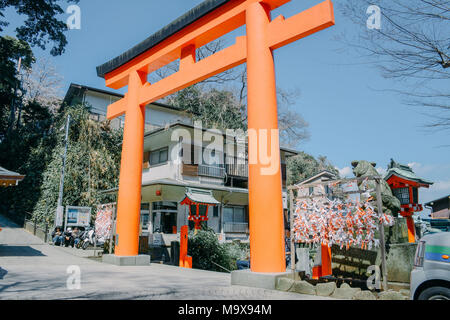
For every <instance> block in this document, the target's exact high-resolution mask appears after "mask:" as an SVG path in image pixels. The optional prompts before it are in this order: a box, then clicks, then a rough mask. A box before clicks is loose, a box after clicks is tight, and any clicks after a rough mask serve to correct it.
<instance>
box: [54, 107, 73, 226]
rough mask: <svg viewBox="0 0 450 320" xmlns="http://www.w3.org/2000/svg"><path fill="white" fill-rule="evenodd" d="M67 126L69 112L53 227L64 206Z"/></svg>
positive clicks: (67, 142) (67, 127)
mask: <svg viewBox="0 0 450 320" xmlns="http://www.w3.org/2000/svg"><path fill="white" fill-rule="evenodd" d="M69 126H70V114H69V115H68V116H67V123H66V141H65V143H66V145H65V149H64V156H63V165H62V170H61V180H60V182H59V195H58V206H57V208H56V216H55V227H57V225H56V224H57V222H58V214H59V215H61V211H62V212H63V210H64V208H63V205H62V200H63V191H64V173H65V170H66V158H67V146H68V144H69Z"/></svg>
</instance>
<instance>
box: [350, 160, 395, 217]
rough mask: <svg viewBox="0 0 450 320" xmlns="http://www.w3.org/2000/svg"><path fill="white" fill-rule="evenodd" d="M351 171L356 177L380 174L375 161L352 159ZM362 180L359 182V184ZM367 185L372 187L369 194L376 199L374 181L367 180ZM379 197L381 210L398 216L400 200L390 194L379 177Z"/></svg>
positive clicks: (388, 188) (389, 189) (389, 190)
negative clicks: (381, 202) (381, 201)
mask: <svg viewBox="0 0 450 320" xmlns="http://www.w3.org/2000/svg"><path fill="white" fill-rule="evenodd" d="M352 166H353V173H354V175H355V176H356V177H358V178H359V177H369V176H376V177H381V175H380V174H379V173H378V172H377V170H376V169H375V166H376V163H374V162H369V161H365V160H361V161H352ZM361 183H362V182H360V183H359V185H360V184H361ZM368 187H369V188H370V189H373V191H372V192H371V193H370V195H371V196H372V197H373V198H375V199H376V197H377V194H376V183H375V181H369V183H368ZM381 198H382V200H383V212H385V213H387V214H390V215H392V216H394V217H397V216H398V212H399V211H400V201H399V200H398V199H397V198H396V197H395V196H394V195H393V194H392V191H391V188H390V187H389V185H388V184H387V182H386V181H385V180H384V179H381Z"/></svg>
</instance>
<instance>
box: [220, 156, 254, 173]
mask: <svg viewBox="0 0 450 320" xmlns="http://www.w3.org/2000/svg"><path fill="white" fill-rule="evenodd" d="M225 167H226V170H227V175H229V176H231V177H244V178H248V161H247V160H246V159H239V158H235V157H227V158H226V161H225Z"/></svg>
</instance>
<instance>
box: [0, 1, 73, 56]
mask: <svg viewBox="0 0 450 320" xmlns="http://www.w3.org/2000/svg"><path fill="white" fill-rule="evenodd" d="M67 2H73V3H78V2H79V0H66V1H62V0H2V1H0V32H2V31H3V28H4V27H6V26H8V25H9V24H10V21H6V20H5V19H4V18H5V15H4V12H5V10H6V9H7V8H14V9H15V10H16V12H17V13H18V14H19V15H21V16H25V17H26V18H25V21H24V23H23V25H21V26H18V27H17V28H16V36H17V38H18V39H19V40H22V41H25V42H27V43H28V44H29V45H30V46H37V47H39V48H41V49H42V50H45V49H46V46H47V45H48V44H49V43H52V44H53V47H52V49H51V50H50V53H51V54H52V55H54V56H57V55H61V54H62V53H63V52H64V48H65V46H66V45H67V39H66V36H65V34H64V32H65V31H67V25H66V23H65V22H64V21H61V20H59V19H58V15H61V14H63V13H64V10H63V9H62V8H61V6H60V5H59V4H60V3H67Z"/></svg>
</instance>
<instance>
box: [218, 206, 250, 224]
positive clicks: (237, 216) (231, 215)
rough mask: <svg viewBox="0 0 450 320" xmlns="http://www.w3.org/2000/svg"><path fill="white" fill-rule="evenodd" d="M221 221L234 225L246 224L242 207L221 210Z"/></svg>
mask: <svg viewBox="0 0 450 320" xmlns="http://www.w3.org/2000/svg"><path fill="white" fill-rule="evenodd" d="M223 221H224V222H234V223H246V222H247V221H246V219H245V210H244V207H225V208H223Z"/></svg>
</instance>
